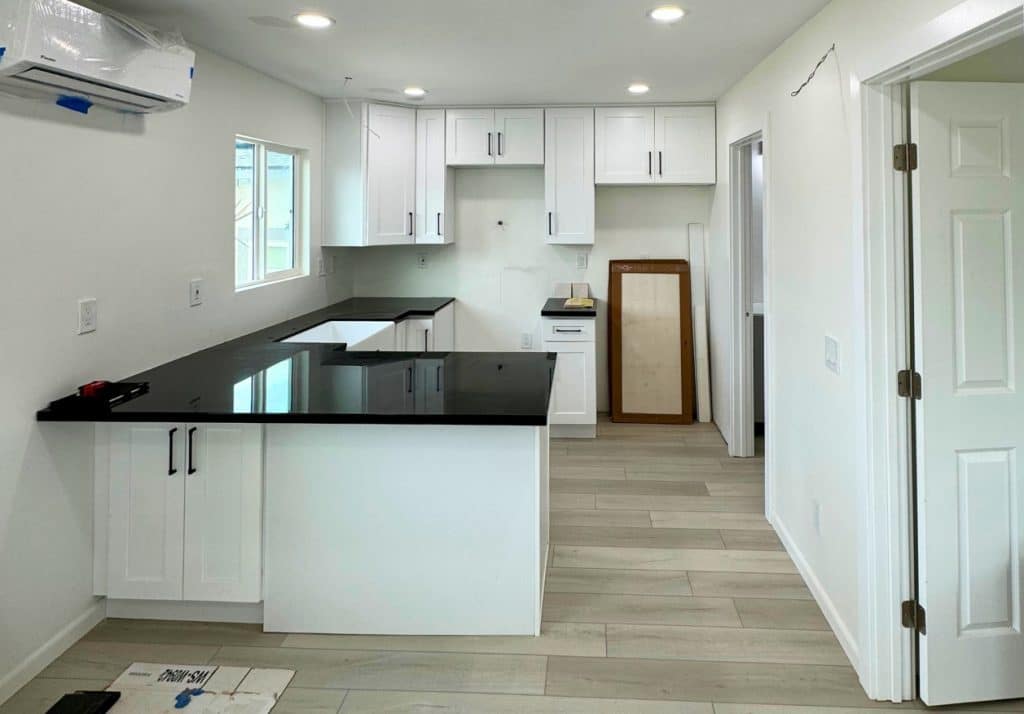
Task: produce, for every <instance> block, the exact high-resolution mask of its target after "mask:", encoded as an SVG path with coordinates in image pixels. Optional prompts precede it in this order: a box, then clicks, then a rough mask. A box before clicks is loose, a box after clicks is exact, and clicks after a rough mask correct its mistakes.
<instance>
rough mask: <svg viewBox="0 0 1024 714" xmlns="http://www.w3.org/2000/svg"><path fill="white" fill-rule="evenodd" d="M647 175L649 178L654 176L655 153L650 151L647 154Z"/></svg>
mask: <svg viewBox="0 0 1024 714" xmlns="http://www.w3.org/2000/svg"><path fill="white" fill-rule="evenodd" d="M647 175H648V176H653V175H654V152H653V151H648V152H647Z"/></svg>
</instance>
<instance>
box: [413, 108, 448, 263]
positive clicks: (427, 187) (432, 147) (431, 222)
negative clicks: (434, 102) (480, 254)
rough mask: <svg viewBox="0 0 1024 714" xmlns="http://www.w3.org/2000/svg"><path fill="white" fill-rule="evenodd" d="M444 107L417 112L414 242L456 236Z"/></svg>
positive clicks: (439, 241) (443, 240) (441, 241)
mask: <svg viewBox="0 0 1024 714" xmlns="http://www.w3.org/2000/svg"><path fill="white" fill-rule="evenodd" d="M445 146H446V144H445V111H444V109H420V110H418V111H417V112H416V243H417V244H422V245H444V244H447V243H452V242H453V241H454V240H455V172H454V170H453V169H452V168H449V167H448V165H447V156H446V151H445Z"/></svg>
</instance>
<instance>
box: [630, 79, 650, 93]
mask: <svg viewBox="0 0 1024 714" xmlns="http://www.w3.org/2000/svg"><path fill="white" fill-rule="evenodd" d="M627 89H628V90H629V93H630V94H647V93H648V92H649V91H651V88H650V87H648V86H647V85H646V84H644V83H643V82H634V83H633V84H631V85H629V87H627Z"/></svg>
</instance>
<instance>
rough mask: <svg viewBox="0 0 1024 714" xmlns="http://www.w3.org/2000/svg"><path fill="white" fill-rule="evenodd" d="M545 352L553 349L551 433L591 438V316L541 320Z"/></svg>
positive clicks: (593, 353)
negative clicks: (554, 357) (556, 355)
mask: <svg viewBox="0 0 1024 714" xmlns="http://www.w3.org/2000/svg"><path fill="white" fill-rule="evenodd" d="M542 327H543V333H544V334H543V336H544V351H545V352H555V353H557V354H558V360H557V361H556V362H555V379H554V386H553V393H552V395H551V402H552V405H551V413H550V417H549V421H550V424H551V429H552V436H563V437H564V436H570V437H571V436H580V437H593V436H595V435H596V430H597V366H596V362H597V354H596V352H597V351H596V347H595V343H594V320H593V319H584V320H579V319H571V320H570V319H559V318H544V320H543V324H542Z"/></svg>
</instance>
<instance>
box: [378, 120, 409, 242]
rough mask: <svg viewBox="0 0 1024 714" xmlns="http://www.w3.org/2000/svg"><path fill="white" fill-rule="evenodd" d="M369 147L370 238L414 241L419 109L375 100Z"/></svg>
mask: <svg viewBox="0 0 1024 714" xmlns="http://www.w3.org/2000/svg"><path fill="white" fill-rule="evenodd" d="M367 121H368V124H369V131H368V132H367V134H368V136H367V142H368V146H367V151H366V156H367V159H366V162H367V163H366V222H367V224H366V242H367V244H368V245H402V244H405V243H413V242H414V241H415V238H414V234H415V230H416V227H415V225H414V223H415V221H414V215H415V211H416V110H415V109H406V108H404V107H391V106H384V105H380V104H371V105H370V107H369V114H368V119H367Z"/></svg>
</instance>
